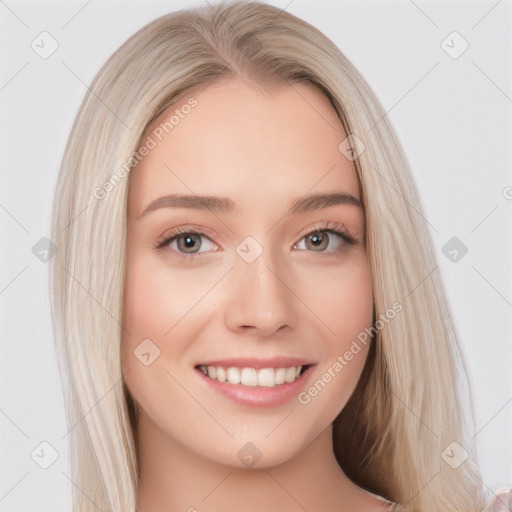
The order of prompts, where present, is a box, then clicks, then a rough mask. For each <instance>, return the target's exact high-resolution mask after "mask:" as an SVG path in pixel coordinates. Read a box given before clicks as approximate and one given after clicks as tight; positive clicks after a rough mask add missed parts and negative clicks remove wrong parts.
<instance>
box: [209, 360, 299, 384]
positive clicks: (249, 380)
mask: <svg viewBox="0 0 512 512" xmlns="http://www.w3.org/2000/svg"><path fill="white" fill-rule="evenodd" d="M302 368H303V367H302V366H290V367H289V368H260V369H256V368H236V367H234V366H231V367H229V368H223V367H222V366H204V365H201V366H200V367H199V369H200V370H201V371H202V372H203V373H204V374H205V375H207V376H208V377H209V378H210V379H213V380H218V381H219V382H226V381H227V382H229V383H230V384H242V385H243V386H260V387H266V388H272V387H274V386H278V385H280V384H285V383H287V382H293V381H295V380H296V379H298V378H299V377H300V373H301V371H302Z"/></svg>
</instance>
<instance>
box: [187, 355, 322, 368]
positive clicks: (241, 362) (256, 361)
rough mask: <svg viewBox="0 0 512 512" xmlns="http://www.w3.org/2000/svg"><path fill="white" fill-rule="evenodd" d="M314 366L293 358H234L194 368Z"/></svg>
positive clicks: (203, 362)
mask: <svg viewBox="0 0 512 512" xmlns="http://www.w3.org/2000/svg"><path fill="white" fill-rule="evenodd" d="M311 364H314V363H313V362H312V361H311V360H309V359H304V358H302V357H293V356H276V357H271V358H266V359H262V358H256V357H236V358H229V359H215V360H211V361H201V362H199V363H197V364H196V366H222V367H224V368H230V367H235V368H257V369H259V368H289V367H291V366H309V365H311Z"/></svg>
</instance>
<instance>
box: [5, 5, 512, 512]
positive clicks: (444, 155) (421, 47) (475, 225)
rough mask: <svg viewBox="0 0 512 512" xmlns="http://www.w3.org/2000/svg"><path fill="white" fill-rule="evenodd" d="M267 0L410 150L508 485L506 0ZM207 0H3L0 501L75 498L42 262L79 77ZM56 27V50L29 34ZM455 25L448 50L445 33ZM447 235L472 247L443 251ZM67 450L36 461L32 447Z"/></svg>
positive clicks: (39, 506)
mask: <svg viewBox="0 0 512 512" xmlns="http://www.w3.org/2000/svg"><path fill="white" fill-rule="evenodd" d="M268 3H271V4H274V5H276V6H278V7H280V8H286V10H287V11H288V12H291V13H292V14H295V15H297V16H299V17H301V18H303V19H305V20H306V21H308V22H310V23H311V24H313V25H314V26H316V27H317V28H319V29H320V30H322V31H323V32H324V33H325V34H326V35H327V36H328V37H330V38H331V39H332V40H333V41H334V42H335V44H336V45H337V46H338V47H339V48H340V49H341V50H342V51H343V52H344V53H345V55H346V56H347V57H348V58H349V59H350V60H351V61H352V62H353V63H354V65H355V66H356V67H357V68H358V69H359V71H360V72H361V73H362V74H363V76H364V77H365V79H366V80H367V81H368V82H369V84H370V85H371V87H372V88H373V89H374V91H375V92H376V94H377V96H378V97H379V99H380V100H381V102H382V104H383V106H384V109H385V110H386V111H387V112H388V116H389V118H390V120H391V122H392V123H393V125H394V126H395V128H396V130H397V132H398V135H399V138H400V140H401V142H402V144H403V146H404V149H405V152H406V154H407V156H408V158H409V160H410V163H411V166H412V168H413V172H414V175H415V178H416V181H417V184H418V187H419V189H420V194H421V197H422V200H423V203H424V207H425V209H426V214H427V219H428V221H429V224H430V226H431V233H432V236H433V239H434V243H435V246H436V250H437V253H438V258H439V264H440V267H441V271H442V274H443V277H444V280H445V284H446V287H447V290H448V294H449V298H450V300H451V304H452V308H453V312H454V314H455V317H456V321H457V326H458V329H459V332H460V334H461V338H462V343H463V346H464V350H465V353H466V355H467V359H468V364H469V368H470V372H471V379H472V383H473V388H474V394H475V401H476V413H477V417H476V422H477V431H478V434H477V441H478V449H479V455H480V462H481V467H482V472H483V479H484V482H485V485H486V486H487V488H488V489H489V490H490V489H492V490H494V491H497V490H499V489H500V488H502V487H504V486H508V487H512V462H511V461H512V439H511V436H512V381H511V373H512V372H511V368H512V364H511V363H512V354H511V352H512V348H511V347H512V343H511V340H512V336H511V334H512V325H511V324H512V322H511V319H512V279H511V265H510V262H511V261H512V258H511V256H512V251H511V247H512V243H511V234H512V229H511V228H512V225H511V224H512V223H511V211H512V200H511V199H507V197H506V195H507V193H506V192H505V193H504V190H505V191H507V190H508V192H509V194H508V197H509V198H510V197H511V196H512V193H511V190H512V189H510V188H508V189H507V188H506V187H511V186H512V176H511V173H510V169H511V160H512V159H511V147H512V139H511V133H512V129H511V117H512V116H511V112H512V88H511V69H512V66H511V51H512V39H511V34H512V30H511V29H512V19H511V12H512V9H511V2H510V0H509V1H507V0H500V1H496V0H493V1H490V2H488V1H478V2H471V1H464V2H462V1H461V2H453V1H443V2H433V1H425V0H415V1H414V2H413V1H412V0H401V1H387V0H381V1H379V2H376V1H374V2H370V1H363V0H359V1H346V2H345V1H340V2H320V1H315V2H312V1H300V0H294V1H292V2H290V0H283V1H281V0H273V1H270V2H268ZM197 5H202V3H200V2H196V1H194V2H184V1H180V2H178V1H167V2H142V1H139V2H110V1H104V0H103V1H100V0H92V1H89V2H87V1H81V2H75V1H67V2H63V1H62V2H19V1H18V2H16V1H13V0H5V1H4V0H0V52H1V60H2V64H1V71H0V109H1V111H0V130H1V139H0V140H1V153H0V172H1V188H0V226H1V242H2V253H1V265H0V302H1V309H0V312H1V313H0V314H1V329H2V331H1V334H2V336H1V343H2V346H1V355H2V357H1V367H0V379H1V381H0V434H1V435H0V438H1V456H0V465H1V473H0V511H7V510H9V511H28V510H33V511H43V510H45V511H46V510H47V511H52V512H55V511H61V510H62V511H64V510H70V490H69V487H70V485H71V484H70V482H69V480H68V478H67V477H66V476H65V475H69V470H68V466H67V460H66V458H67V445H66V442H67V441H66V438H65V437H63V436H64V434H65V432H66V426H65V422H64V410H63V405H62V396H61V389H60V384H59V380H58V375H57V368H56V363H55V355H54V352H53V345H52V337H51V327H50V315H49V307H48V298H47V284H46V279H47V265H46V264H44V263H42V262H40V261H39V260H38V259H37V258H36V257H35V256H34V254H33V253H32V247H33V246H34V244H36V242H38V240H40V238H41V237H43V236H49V219H50V205H51V200H52V196H53V189H54V186H55V182H56V177H57V171H58V166H59V162H60V158H61V156H62V152H63V149H64V145H65V143H66V140H67V137H68V134H69V131H70V129H71V124H72V121H73V118H74V116H75V114H76V111H77V109H78V106H79V103H80V101H81V99H82V97H83V94H84V91H85V89H86V84H88V83H90V81H91V80H92V78H93V77H94V75H95V74H96V72H97V71H98V70H99V68H100V66H101V65H102V64H103V62H104V61H105V60H106V59H107V58H108V56H109V55H110V54H111V53H112V52H113V51H114V50H115V49H116V48H117V47H118V46H119V45H120V44H122V43H123V42H124V41H125V40H126V39H127V38H128V37H129V36H130V35H131V34H133V33H134V32H135V31H136V30H138V29H139V28H141V27H142V26H143V25H145V24H146V23H147V22H149V21H151V20H153V19H154V18H156V17H158V16H159V15H162V14H164V13H167V12H170V11H173V10H176V9H181V8H185V7H193V6H197ZM42 31H48V32H49V33H50V34H51V35H52V36H53V37H54V38H55V39H56V40H57V41H58V44H59V47H58V49H57V50H56V51H55V53H54V54H53V55H51V56H50V57H49V58H48V59H42V58H40V57H39V56H38V55H37V54H36V53H35V52H34V51H33V50H32V48H31V46H30V45H31V42H32V41H33V40H34V39H35V38H36V37H37V36H38V35H39V34H40V33H41V32H42ZM453 31H457V32H459V33H460V34H461V35H462V37H463V38H464V39H465V40H467V42H468V43H469V48H468V50H467V51H466V52H464V53H463V54H462V55H461V56H460V57H459V58H457V59H452V58H451V57H450V56H449V55H448V54H447V53H445V51H444V50H443V49H442V47H441V42H442V41H443V40H444V39H445V38H446V37H447V36H448V35H449V34H450V33H451V32H453ZM453 236H456V237H458V238H459V239H460V240H461V241H462V242H463V243H464V244H465V245H466V246H467V247H468V253H467V254H466V255H465V256H464V257H463V258H462V259H461V260H460V261H458V262H457V263H453V262H451V261H450V260H449V259H448V258H447V257H445V256H444V254H443V253H442V247H443V246H444V244H445V243H446V242H447V241H448V240H449V239H450V238H451V237H453ZM42 441H47V442H49V443H50V444H51V445H52V446H53V447H55V449H56V450H57V452H58V454H59V458H58V459H57V460H56V462H55V463H54V464H53V465H51V466H50V467H49V468H48V469H46V470H44V469H41V468H40V467H39V466H38V465H37V464H36V463H35V462H34V461H33V460H32V458H31V455H30V454H31V452H32V451H33V450H34V449H35V448H36V447H37V446H38V445H39V444H40V443H41V442H42Z"/></svg>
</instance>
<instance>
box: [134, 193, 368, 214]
mask: <svg viewBox="0 0 512 512" xmlns="http://www.w3.org/2000/svg"><path fill="white" fill-rule="evenodd" d="M342 204H345V205H353V206H357V207H359V208H361V202H360V201H359V199H357V198H356V197H354V196H353V195H351V194H347V193H331V194H311V195H308V196H305V197H301V198H299V199H296V200H295V201H294V202H293V203H292V204H291V206H290V208H289V212H290V214H298V213H303V212H306V211H311V210H320V209H322V208H328V207H329V206H336V205H342ZM171 207H174V208H196V209H199V210H210V211H212V212H218V213H234V212H237V211H239V209H238V208H237V207H236V204H235V203H234V202H233V201H232V200H231V199H229V198H227V197H214V196H197V195H184V196H182V195H166V196H162V197H159V198H158V199H155V200H154V201H152V202H151V203H149V205H148V206H147V207H146V209H145V210H144V211H143V212H142V213H140V214H139V216H138V218H141V217H143V216H145V215H147V214H148V213H149V212H152V211H155V210H159V209H161V208H171Z"/></svg>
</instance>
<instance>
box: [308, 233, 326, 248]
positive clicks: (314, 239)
mask: <svg viewBox="0 0 512 512" xmlns="http://www.w3.org/2000/svg"><path fill="white" fill-rule="evenodd" d="M310 241H311V243H312V245H313V246H314V247H321V246H323V245H325V241H326V236H325V234H324V233H318V234H316V235H311V236H310Z"/></svg>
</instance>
